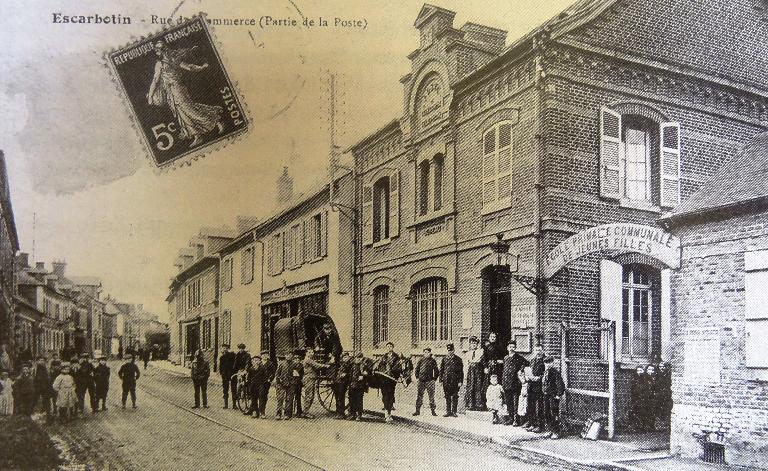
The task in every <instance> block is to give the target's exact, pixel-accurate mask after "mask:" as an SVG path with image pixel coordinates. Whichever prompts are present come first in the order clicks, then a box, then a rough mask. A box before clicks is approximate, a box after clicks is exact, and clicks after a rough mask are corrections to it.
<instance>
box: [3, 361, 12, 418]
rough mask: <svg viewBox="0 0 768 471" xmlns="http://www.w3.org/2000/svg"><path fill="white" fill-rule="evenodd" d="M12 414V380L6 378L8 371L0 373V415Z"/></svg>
mask: <svg viewBox="0 0 768 471" xmlns="http://www.w3.org/2000/svg"><path fill="white" fill-rule="evenodd" d="M11 414H13V381H11V380H10V379H9V378H8V372H7V371H3V372H2V373H0V415H11Z"/></svg>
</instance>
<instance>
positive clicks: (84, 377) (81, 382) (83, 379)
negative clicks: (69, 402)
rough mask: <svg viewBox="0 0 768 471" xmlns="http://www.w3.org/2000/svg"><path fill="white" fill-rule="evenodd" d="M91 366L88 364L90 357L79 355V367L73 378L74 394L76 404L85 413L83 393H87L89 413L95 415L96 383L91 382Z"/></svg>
mask: <svg viewBox="0 0 768 471" xmlns="http://www.w3.org/2000/svg"><path fill="white" fill-rule="evenodd" d="M93 370H94V368H93V364H92V363H91V362H90V355H89V354H87V353H81V354H80V366H79V367H78V369H77V376H75V392H76V393H77V402H78V406H79V408H80V410H81V411H83V412H85V393H86V392H87V393H88V400H89V401H90V403H91V411H92V412H93V413H94V414H95V413H96V391H95V390H96V383H94V380H93Z"/></svg>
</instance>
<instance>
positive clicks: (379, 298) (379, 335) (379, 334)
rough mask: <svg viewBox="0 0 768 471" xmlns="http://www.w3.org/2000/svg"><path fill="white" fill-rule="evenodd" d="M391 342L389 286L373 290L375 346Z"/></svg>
mask: <svg viewBox="0 0 768 471" xmlns="http://www.w3.org/2000/svg"><path fill="white" fill-rule="evenodd" d="M388 340H389V286H377V287H376V288H375V289H374V290H373V346H374V347H378V346H379V345H381V344H382V343H384V342H386V341H388Z"/></svg>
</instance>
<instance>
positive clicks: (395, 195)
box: [389, 170, 400, 239]
mask: <svg viewBox="0 0 768 471" xmlns="http://www.w3.org/2000/svg"><path fill="white" fill-rule="evenodd" d="M399 234H400V170H395V171H393V172H392V173H391V174H390V175H389V237H390V239H391V238H393V237H397V236H398V235H399Z"/></svg>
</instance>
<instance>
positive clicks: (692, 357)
mask: <svg viewBox="0 0 768 471" xmlns="http://www.w3.org/2000/svg"><path fill="white" fill-rule="evenodd" d="M767 174H768V135H766V134H761V135H759V136H757V137H756V138H754V139H753V140H751V141H750V142H748V143H747V144H746V146H745V147H744V150H743V151H742V153H741V154H740V155H738V156H736V157H734V158H733V159H732V160H731V161H729V162H728V163H727V164H726V165H725V166H724V167H723V168H722V169H721V170H720V171H718V173H716V174H715V176H714V177H713V178H712V179H711V180H710V181H709V182H707V183H706V184H705V185H704V186H703V187H702V188H700V189H699V191H698V192H697V193H695V194H694V196H693V197H692V198H690V199H689V200H688V201H686V202H685V203H683V204H682V205H681V207H680V208H678V209H677V210H676V211H675V212H674V213H673V214H672V215H670V216H668V217H666V218H664V219H663V220H662V223H663V224H665V225H666V226H667V227H669V229H670V231H672V232H673V233H675V234H677V235H678V236H679V237H680V241H681V245H682V260H681V265H680V269H679V270H676V271H674V272H673V274H672V316H671V320H672V328H673V330H674V332H675V336H674V341H673V342H672V349H673V358H674V361H673V364H672V373H673V388H672V390H673V399H674V407H673V416H672V443H671V447H672V450H673V451H674V452H678V453H681V454H683V455H685V456H691V457H697V456H701V455H702V454H703V449H704V447H713V446H714V447H718V446H719V447H722V452H723V456H724V458H725V461H726V462H727V463H729V464H740V465H747V466H755V467H761V466H764V465H765V463H766V460H768V440H766V426H767V425H768V409H766V407H765V404H766V400H767V399H768V351H767V350H766V348H765V339H766V336H767V335H768V294H766V293H768V290H766V287H768V184H767V183H766V181H767V180H766V178H765V177H766V175H767ZM724 182H728V183H727V184H724ZM724 406H727V407H724Z"/></svg>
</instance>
